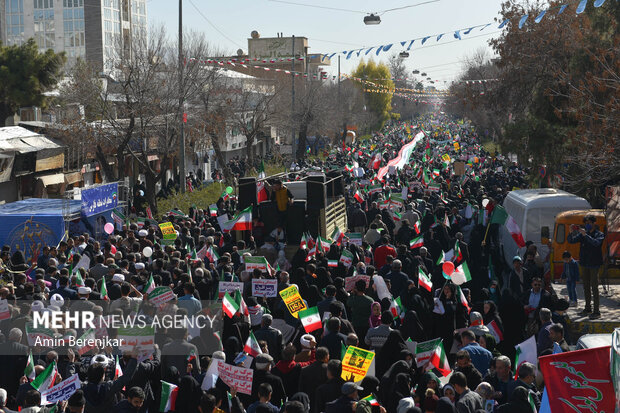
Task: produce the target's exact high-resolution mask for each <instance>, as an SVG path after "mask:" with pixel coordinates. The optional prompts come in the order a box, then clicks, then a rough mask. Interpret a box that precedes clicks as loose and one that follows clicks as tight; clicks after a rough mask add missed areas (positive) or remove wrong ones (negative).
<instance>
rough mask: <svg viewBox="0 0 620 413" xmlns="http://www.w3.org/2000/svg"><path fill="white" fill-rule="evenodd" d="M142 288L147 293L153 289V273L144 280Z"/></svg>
mask: <svg viewBox="0 0 620 413" xmlns="http://www.w3.org/2000/svg"><path fill="white" fill-rule="evenodd" d="M144 288H145V289H144V292H145V293H147V294H148V293H150V292H151V291H153V290H154V289H155V280H154V279H153V274H151V276H150V277H149V280H148V281H147V282H146V285H145V286H144Z"/></svg>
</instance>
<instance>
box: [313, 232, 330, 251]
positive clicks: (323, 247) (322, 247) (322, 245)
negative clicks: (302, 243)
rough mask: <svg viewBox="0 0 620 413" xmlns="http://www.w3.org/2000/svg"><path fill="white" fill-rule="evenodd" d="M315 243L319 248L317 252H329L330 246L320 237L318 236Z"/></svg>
mask: <svg viewBox="0 0 620 413" xmlns="http://www.w3.org/2000/svg"><path fill="white" fill-rule="evenodd" d="M316 243H317V245H319V246H320V249H319V251H323V252H329V247H330V246H331V244H330V242H329V241H328V240H326V239H325V238H321V236H320V235H319V236H318V237H317V239H316Z"/></svg>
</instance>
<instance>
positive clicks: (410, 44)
mask: <svg viewBox="0 0 620 413" xmlns="http://www.w3.org/2000/svg"><path fill="white" fill-rule="evenodd" d="M413 42H415V39H413V40H412V41H411V43H409V47H407V51H409V49H411V46H412V45H413Z"/></svg>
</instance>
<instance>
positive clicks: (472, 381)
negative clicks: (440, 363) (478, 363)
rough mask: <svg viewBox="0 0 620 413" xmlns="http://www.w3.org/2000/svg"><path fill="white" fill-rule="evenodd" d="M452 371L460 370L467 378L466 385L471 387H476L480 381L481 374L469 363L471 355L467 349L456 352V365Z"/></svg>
mask: <svg viewBox="0 0 620 413" xmlns="http://www.w3.org/2000/svg"><path fill="white" fill-rule="evenodd" d="M454 371H460V372H461V373H463V374H464V375H465V378H466V379H467V386H468V387H469V386H471V388H472V389H475V388H476V387H478V385H479V384H480V383H481V382H482V374H480V372H479V371H478V370H477V369H476V368H475V367H474V365H473V364H471V356H470V355H469V353H468V352H467V350H459V351H458V352H457V353H456V366H455V367H454Z"/></svg>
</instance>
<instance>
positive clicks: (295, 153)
mask: <svg viewBox="0 0 620 413" xmlns="http://www.w3.org/2000/svg"><path fill="white" fill-rule="evenodd" d="M292 43H293V55H292V59H291V61H292V63H291V125H292V127H293V131H292V134H293V136H292V137H293V142H292V146H291V149H292V151H293V161H295V160H296V159H297V143H296V141H295V35H293V41H292Z"/></svg>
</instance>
